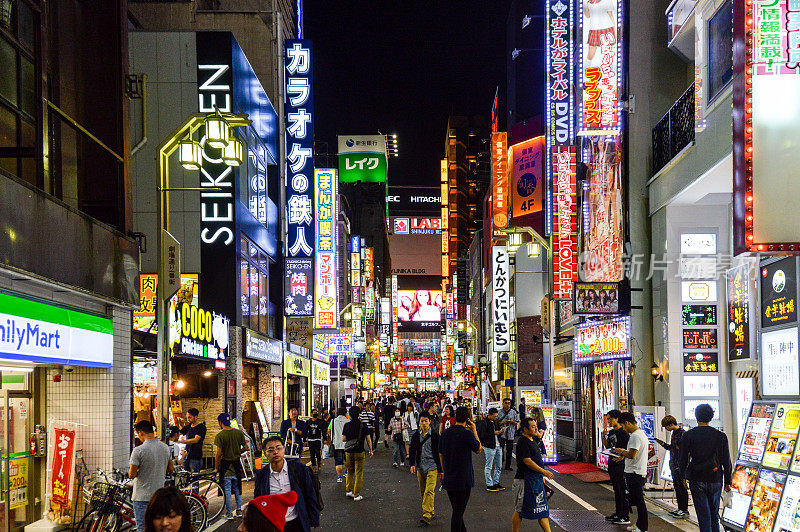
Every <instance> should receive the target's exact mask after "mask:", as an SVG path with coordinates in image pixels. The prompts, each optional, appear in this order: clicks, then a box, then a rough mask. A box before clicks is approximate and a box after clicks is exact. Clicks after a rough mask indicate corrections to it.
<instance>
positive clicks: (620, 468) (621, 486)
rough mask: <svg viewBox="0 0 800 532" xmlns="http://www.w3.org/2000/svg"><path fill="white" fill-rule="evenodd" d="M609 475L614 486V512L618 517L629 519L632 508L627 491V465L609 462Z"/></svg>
mask: <svg viewBox="0 0 800 532" xmlns="http://www.w3.org/2000/svg"><path fill="white" fill-rule="evenodd" d="M608 476H609V477H611V487H612V488H614V502H615V511H614V513H615V514H617V517H624V518H625V519H627V518H628V516H629V515H630V513H631V508H630V506H629V505H628V494H627V493H625V489H626V486H625V466H624V465H612V464H611V463H609V464H608Z"/></svg>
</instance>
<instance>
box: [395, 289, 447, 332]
mask: <svg viewBox="0 0 800 532" xmlns="http://www.w3.org/2000/svg"><path fill="white" fill-rule="evenodd" d="M443 307H444V304H443V303H442V291H441V290H398V291H397V330H398V331H420V330H432V331H433V330H439V329H440V328H441V323H442V308H443Z"/></svg>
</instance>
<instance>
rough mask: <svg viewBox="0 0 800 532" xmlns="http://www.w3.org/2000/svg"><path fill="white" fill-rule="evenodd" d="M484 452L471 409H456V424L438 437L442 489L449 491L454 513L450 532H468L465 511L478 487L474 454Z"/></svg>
mask: <svg viewBox="0 0 800 532" xmlns="http://www.w3.org/2000/svg"><path fill="white" fill-rule="evenodd" d="M480 452H481V443H480V441H478V431H477V429H476V428H475V423H474V422H473V421H472V419H471V417H470V412H469V409H468V408H467V407H465V406H459V407H458V408H457V409H456V424H455V425H454V426H452V427H450V428H449V429H447V430H446V431H444V433H442V436H441V438H439V460H440V462H441V464H442V471H443V473H444V475H443V477H442V487H443V488H444V489H445V490H446V491H447V498H448V499H450V506H452V508H453V514H452V516H451V518H450V531H451V532H466V530H467V527H466V526H465V525H464V512H465V511H466V509H467V503H468V502H469V496H470V493H471V491H472V488H473V487H474V486H475V476H474V473H473V471H472V453H475V454H478V453H480Z"/></svg>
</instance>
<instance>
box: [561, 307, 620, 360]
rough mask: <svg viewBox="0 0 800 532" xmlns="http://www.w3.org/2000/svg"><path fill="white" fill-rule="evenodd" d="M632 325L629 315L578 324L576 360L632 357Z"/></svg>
mask: <svg viewBox="0 0 800 532" xmlns="http://www.w3.org/2000/svg"><path fill="white" fill-rule="evenodd" d="M630 327H631V321H630V318H629V317H627V316H626V317H620V318H614V319H612V320H610V321H604V322H587V323H585V324H582V325H580V326H578V328H577V331H576V333H575V338H576V340H575V352H574V357H575V362H576V363H585V362H593V361H596V360H608V359H614V358H630V357H631V354H630V347H629V343H630V337H631V332H630Z"/></svg>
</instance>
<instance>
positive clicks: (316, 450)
mask: <svg viewBox="0 0 800 532" xmlns="http://www.w3.org/2000/svg"><path fill="white" fill-rule="evenodd" d="M308 452H309V453H310V454H311V465H312V466H317V465H322V441H319V440H308Z"/></svg>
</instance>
